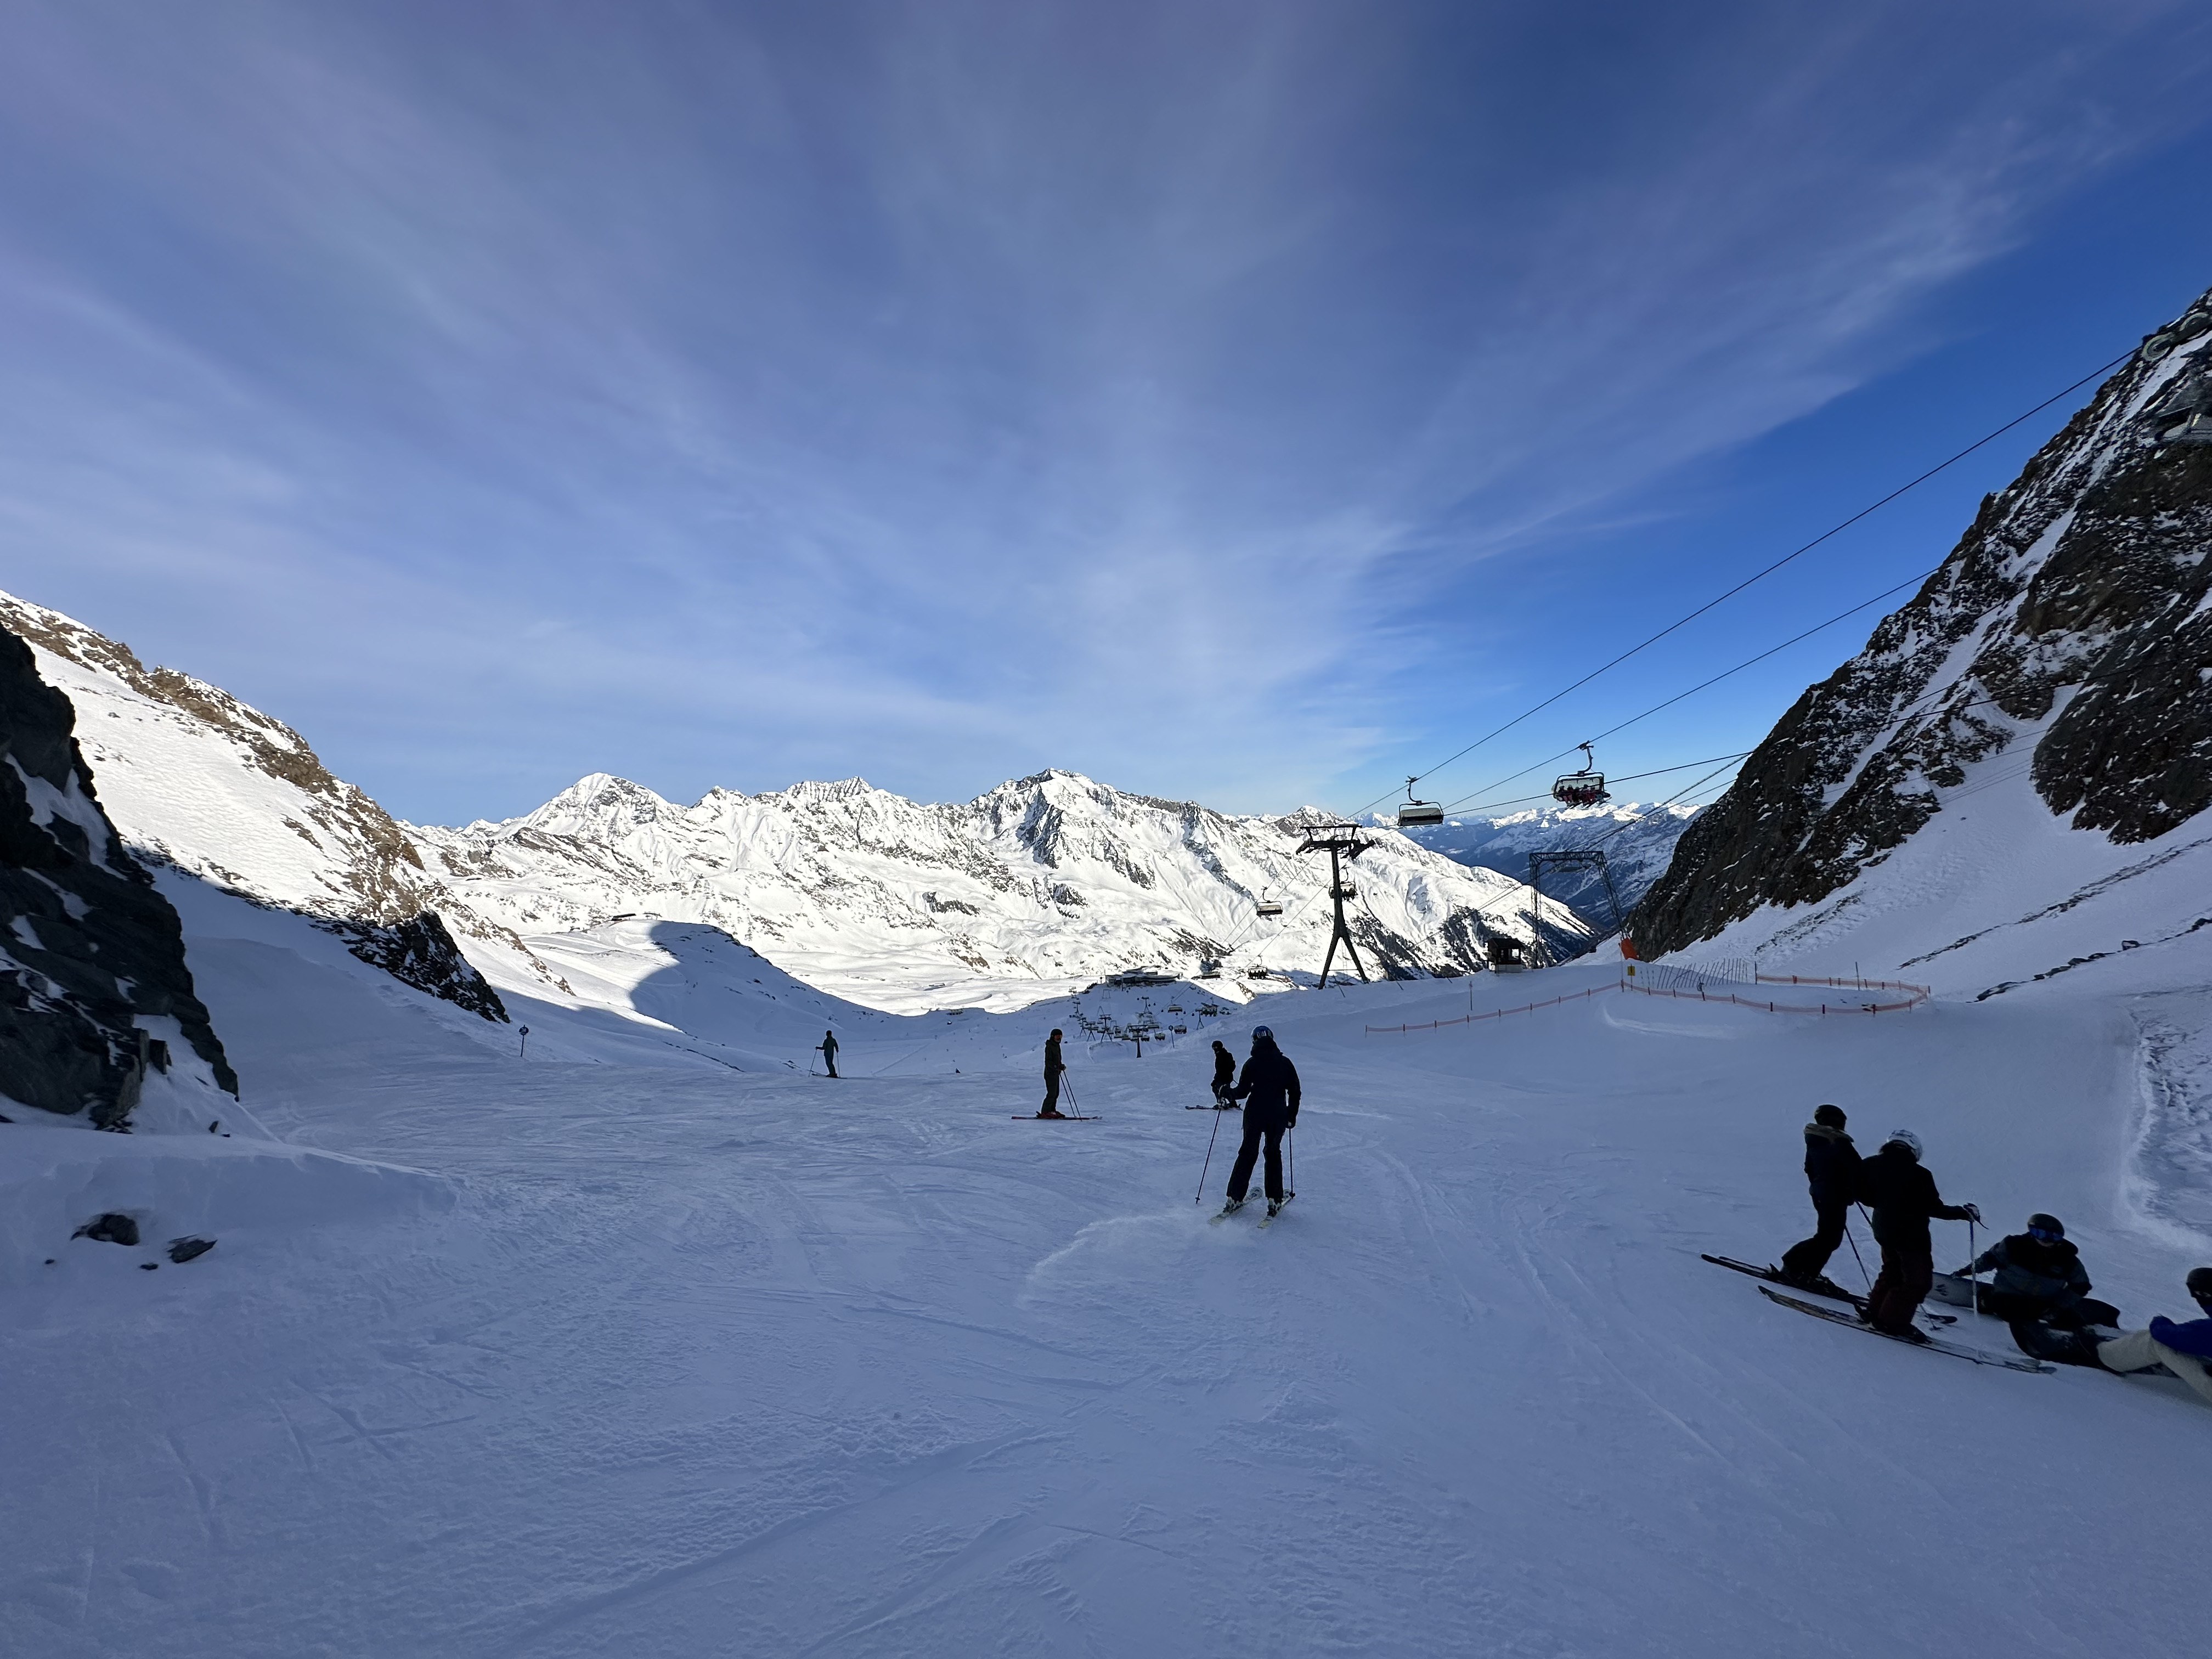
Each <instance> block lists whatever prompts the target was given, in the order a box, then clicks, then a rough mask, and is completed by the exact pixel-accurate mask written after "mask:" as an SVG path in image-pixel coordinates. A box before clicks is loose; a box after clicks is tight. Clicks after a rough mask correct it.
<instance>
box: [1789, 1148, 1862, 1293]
mask: <svg viewBox="0 0 2212 1659" xmlns="http://www.w3.org/2000/svg"><path fill="white" fill-rule="evenodd" d="M1848 1121H1850V1120H1849V1119H1847V1118H1846V1117H1845V1116H1844V1109H1843V1108H1842V1107H1840V1106H1816V1107H1815V1108H1814V1109H1813V1121H1811V1122H1810V1123H1808V1124H1807V1125H1806V1126H1805V1184H1806V1186H1807V1187H1808V1188H1810V1189H1811V1191H1812V1194H1813V1217H1814V1228H1813V1236H1812V1237H1810V1238H1808V1239H1804V1240H1802V1241H1800V1242H1799V1243H1795V1244H1792V1245H1791V1246H1790V1248H1789V1249H1787V1250H1784V1252H1783V1253H1782V1277H1783V1279H1784V1281H1786V1282H1787V1283H1789V1284H1791V1285H1796V1286H1797V1287H1798V1288H1799V1289H1800V1290H1807V1291H1817V1292H1818V1293H1819V1294H1820V1295H1822V1296H1841V1297H1847V1296H1848V1292H1846V1291H1844V1287H1843V1286H1842V1285H1838V1284H1837V1283H1835V1282H1834V1281H1833V1280H1832V1279H1830V1278H1829V1277H1828V1275H1827V1267H1828V1258H1829V1257H1830V1256H1832V1255H1834V1254H1835V1253H1836V1247H1837V1246H1838V1245H1839V1244H1841V1243H1843V1242H1844V1228H1845V1226H1847V1225H1849V1224H1850V1214H1851V1200H1852V1198H1853V1197H1854V1196H1856V1195H1857V1192H1858V1180H1859V1149H1858V1148H1857V1146H1853V1145H1852V1144H1851V1138H1850V1136H1849V1135H1847V1134H1845V1133H1844V1124H1845V1123H1846V1122H1848Z"/></svg>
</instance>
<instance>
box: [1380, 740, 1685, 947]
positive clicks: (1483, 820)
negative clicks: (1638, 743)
mask: <svg viewBox="0 0 2212 1659" xmlns="http://www.w3.org/2000/svg"><path fill="white" fill-rule="evenodd" d="M1695 776H1696V775H1695V774H1694V773H1683V774H1682V775H1681V777H1682V781H1684V782H1685V783H1687V782H1689V781H1692V779H1693V778H1694V777H1695ZM1698 811H1699V809H1698V808H1696V807H1693V806H1674V805H1656V806H1642V805H1637V804H1636V803H1634V802H1631V801H1616V802H1613V804H1611V805H1605V806H1545V807H1541V808H1534V809H1531V810H1529V811H1523V812H1514V813H1510V814H1507V815H1505V816H1504V817H1471V818H1462V817H1455V818H1449V819H1446V820H1445V821H1444V822H1443V823H1437V824H1430V825H1426V826H1423V827H1420V828H1416V829H1407V830H1403V831H1401V834H1403V835H1404V836H1406V838H1407V840H1409V841H1413V842H1418V843H1419V845H1421V846H1423V847H1425V848H1428V849H1429V850H1430V851H1431V852H1432V853H1442V854H1443V855H1444V856H1445V857H1446V858H1448V859H1453V860H1457V861H1458V862H1459V863H1461V864H1465V865H1471V866H1474V867H1475V868H1477V869H1481V870H1495V871H1497V872H1498V873H1499V874H1500V875H1506V876H1510V877H1512V878H1514V879H1515V880H1516V881H1526V880H1528V854H1531V853H1541V852H1554V851H1565V850H1572V849H1574V848H1585V847H1595V848H1600V849H1601V850H1602V851H1603V852H1604V854H1605V855H1606V865H1607V874H1609V875H1611V876H1612V878H1613V894H1615V895H1617V896H1619V898H1620V905H1621V908H1622V910H1623V911H1624V912H1626V911H1627V910H1632V909H1633V908H1635V907H1636V904H1637V902H1638V900H1639V899H1641V898H1642V897H1643V896H1644V894H1645V893H1646V892H1647V891H1648V890H1650V886H1651V884H1652V883H1653V882H1655V881H1656V880H1658V878H1659V877H1660V875H1661V873H1662V872H1664V871H1665V869H1666V868H1667V864H1668V860H1670V859H1672V858H1673V857H1674V843H1675V842H1677V841H1679V840H1680V839H1681V836H1682V832H1683V830H1684V829H1687V828H1688V827H1689V824H1690V822H1691V820H1692V819H1693V818H1695V817H1697V815H1698ZM1380 821H1382V822H1386V823H1387V822H1388V821H1389V820H1388V819H1387V818H1383V819H1381V820H1380ZM1555 882H1556V883H1557V885H1556V886H1554V885H1553V884H1554V883H1555ZM1544 892H1545V895H1546V896H1547V897H1550V898H1555V899H1558V900H1559V902H1561V903H1563V904H1565V905H1568V906H1569V907H1571V908H1573V909H1574V910H1575V911H1577V913H1578V914H1580V915H1583V917H1585V918H1587V919H1588V920H1589V921H1590V922H1591V923H1592V924H1593V925H1595V927H1599V928H1601V929H1602V930H1606V931H1610V930H1611V929H1612V928H1613V926H1614V924H1615V922H1616V921H1617V920H1618V918H1616V917H1615V916H1614V915H1613V909H1612V902H1611V899H1610V898H1609V897H1608V896H1607V892H1606V889H1605V881H1604V878H1602V877H1601V876H1600V875H1599V874H1598V873H1597V872H1595V871H1594V870H1592V871H1583V872H1559V873H1558V874H1556V875H1551V876H1547V877H1546V878H1545V882H1544Z"/></svg>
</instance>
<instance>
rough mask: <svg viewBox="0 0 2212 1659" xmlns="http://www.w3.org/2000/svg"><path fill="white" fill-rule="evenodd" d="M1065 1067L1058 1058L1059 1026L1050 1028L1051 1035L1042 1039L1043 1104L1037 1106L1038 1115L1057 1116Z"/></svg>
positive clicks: (1059, 1113) (1058, 1114)
mask: <svg viewBox="0 0 2212 1659" xmlns="http://www.w3.org/2000/svg"><path fill="white" fill-rule="evenodd" d="M1066 1069H1067V1067H1066V1065H1065V1064H1064V1063H1062V1061H1061V1060H1060V1027H1059V1026H1057V1025H1055V1026H1054V1027H1053V1028H1052V1035H1051V1036H1048V1037H1047V1038H1046V1039H1045V1040H1044V1104H1043V1105H1042V1106H1040V1107H1038V1108H1037V1115H1038V1116H1039V1117H1059V1116H1060V1115H1062V1114H1061V1112H1060V1073H1062V1072H1064V1071H1066Z"/></svg>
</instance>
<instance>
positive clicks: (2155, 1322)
mask: <svg viewBox="0 0 2212 1659" xmlns="http://www.w3.org/2000/svg"><path fill="white" fill-rule="evenodd" d="M2150 1340H2152V1341H2154V1342H2163V1343H2165V1344H2166V1346H2167V1347H2169V1348H2171V1349H2172V1350H2173V1351H2174V1352H2176V1353H2190V1354H2195V1355H2196V1356H2197V1358H2199V1359H2212V1319H2189V1320H2184V1321H2182V1322H2179V1324H2177V1323H2176V1322H2174V1321H2172V1320H2171V1319H2167V1318H2166V1317H2165V1316H2162V1315H2160V1316H2154V1317H2153V1318H2152V1320H2151V1322H2150Z"/></svg>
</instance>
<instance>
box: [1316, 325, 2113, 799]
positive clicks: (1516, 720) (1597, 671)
mask: <svg viewBox="0 0 2212 1659" xmlns="http://www.w3.org/2000/svg"><path fill="white" fill-rule="evenodd" d="M2140 349H2142V348H2141V347H2140V346H2130V347H2129V348H2128V349H2126V350H2125V351H2124V352H2122V353H2121V354H2120V355H2119V356H2117V357H2115V358H2113V359H2112V361H2111V362H2108V363H2106V364H2104V365H2103V366H2102V367H2100V368H2094V369H2092V370H2091V371H2090V372H2089V373H2088V374H2084V375H2083V376H2082V377H2081V379H2080V380H2076V381H2075V382H2074V384H2073V385H2071V386H2067V387H2065V388H2064V389H2063V390H2062V391H2058V392H2052V393H2051V396H2049V397H2048V398H2045V399H2044V400H2043V401H2042V402H2041V403H2039V404H2036V405H2035V407H2034V408H2033V409H2029V410H2022V411H2021V413H2020V414H2018V415H2015V416H2013V417H2012V419H2010V420H2008V421H2007V422H2005V423H2004V424H2003V425H2002V426H2001V427H1998V428H1996V430H1994V431H1992V432H1989V433H1986V434H1984V435H1983V436H1981V437H1979V438H1977V439H1975V440H1974V441H1973V442H1972V443H1970V444H1968V445H1967V446H1966V447H1965V448H1964V449H1961V450H1960V451H1959V452H1958V453H1956V454H1954V455H1952V456H1950V457H1949V458H1948V459H1944V460H1942V461H1939V462H1937V463H1936V465H1934V466H1931V467H1929V469H1928V470H1927V471H1925V472H1923V473H1922V474H1920V476H1919V477H1916V478H1913V479H1911V480H1910V481H1909V482H1907V483H1902V484H1899V486H1898V487H1897V488H1896V489H1893V490H1891V491H1890V492H1889V494H1887V495H1884V496H1883V497H1882V498H1881V500H1879V501H1875V502H1873V503H1872V504H1870V505H1869V506H1866V507H1861V508H1860V509H1859V510H1858V511H1857V512H1856V513H1852V514H1851V515H1850V517H1849V518H1848V519H1845V520H1843V521H1842V522H1841V523H1839V524H1836V525H1833V526H1830V527H1829V528H1828V529H1826V530H1824V531H1822V532H1820V534H1819V535H1817V536H1815V537H1814V538H1813V539H1812V540H1811V541H1809V542H1807V543H1805V544H1803V545H1802V546H1801V547H1798V548H1796V549H1795V550H1792V551H1790V552H1789V553H1785V554H1784V555H1783V556H1782V557H1780V558H1778V559H1777V560H1776V561H1775V562H1773V563H1772V564H1770V565H1768V566H1767V567H1766V568H1765V569H1763V570H1759V571H1756V572H1754V573H1753V574H1751V575H1748V576H1747V577H1745V578H1744V579H1743V580H1741V581H1740V582H1738V583H1737V584H1736V585H1735V586H1734V587H1731V588H1729V590H1728V591H1727V592H1724V593H1722V594H1720V595H1718V596H1717V597H1716V598H1713V599H1708V600H1706V601H1705V604H1703V605H1699V607H1698V608H1697V609H1696V610H1695V611H1691V612H1690V613H1689V614H1688V615H1687V616H1685V617H1679V618H1677V619H1676V620H1675V621H1674V622H1671V623H1668V624H1667V626H1666V627H1664V628H1662V629H1660V630H1659V631H1658V632H1657V633H1656V634H1654V635H1651V636H1650V638H1649V639H1646V640H1644V641H1642V642H1641V643H1639V644H1637V645H1633V646H1631V647H1629V648H1628V649H1627V650H1626V651H1624V652H1622V653H1620V655H1619V656H1617V657H1615V658H1613V659H1612V660H1611V661H1610V662H1607V663H1605V664H1603V665H1601V666H1599V667H1596V668H1594V669H1592V670H1591V671H1589V673H1587V674H1585V675H1583V677H1582V678H1580V679H1578V680H1577V681H1576V682H1575V683H1574V684H1571V685H1569V686H1565V687H1563V688H1561V689H1560V690H1557V691H1554V692H1553V694H1552V695H1551V696H1548V697H1547V698H1545V699H1544V700H1543V702H1540V703H1536V704H1534V706H1532V707H1530V708H1525V709H1523V710H1522V712H1521V713H1519V714H1516V715H1515V716H1514V717H1513V718H1512V719H1511V720H1508V721H1506V722H1505V724H1504V725H1503V726H1498V727H1497V728H1496V729H1495V730H1492V731H1491V732H1486V733H1485V734H1484V735H1483V736H1481V737H1480V738H1476V739H1475V740H1474V742H1473V743H1471V744H1468V746H1467V747H1466V748H1464V749H1462V750H1460V751H1459V752H1458V753H1457V754H1455V755H1450V756H1448V757H1445V758H1444V759H1443V760H1440V761H1438V762H1437V763H1436V764H1435V765H1434V766H1431V767H1430V768H1429V769H1427V771H1424V772H1417V773H1415V774H1414V775H1413V776H1414V781H1416V782H1419V781H1420V780H1421V779H1423V778H1425V777H1427V776H1428V775H1430V774H1431V773H1434V772H1440V771H1442V770H1443V769H1444V768H1445V767H1447V766H1449V765H1450V764H1451V763H1453V762H1454V761H1456V760H1459V759H1462V757H1466V756H1468V755H1471V754H1473V753H1474V751H1475V750H1478V749H1480V748H1481V747H1482V746H1483V744H1486V743H1488V742H1489V741H1490V740H1491V739H1492V738H1497V737H1501V736H1503V735H1504V733H1505V732H1510V731H1511V730H1512V729H1513V728H1514V727H1515V726H1518V725H1520V724H1521V722H1522V720H1527V719H1528V717H1529V716H1530V715H1532V714H1537V713H1539V712H1541V710H1543V709H1546V708H1550V707H1551V706H1552V705H1553V703H1555V702H1559V699H1560V698H1562V697H1564V696H1567V695H1568V694H1569V693H1570V692H1573V691H1578V690H1581V689H1582V688H1583V686H1585V685H1588V684H1589V683H1590V682H1591V681H1592V680H1594V679H1595V678H1598V676H1600V675H1601V674H1605V673H1608V672H1610V671H1612V670H1613V669H1615V668H1618V667H1620V665H1621V664H1623V663H1625V662H1626V661H1627V660H1628V659H1630V658H1631V657H1633V656H1635V655H1637V654H1638V653H1640V652H1643V651H1645V650H1648V649H1649V648H1650V647H1652V646H1655V645H1656V644H1657V643H1658V642H1659V641H1662V640H1663V639H1665V638H1666V637H1667V636H1668V635H1669V634H1672V633H1674V632H1675V631H1676V630H1677V629H1681V628H1683V627H1685V626H1686V625H1687V624H1688V623H1692V622H1695V621H1696V620H1697V619H1698V618H1699V617H1702V616H1704V615H1705V613H1706V612H1707V611H1711V610H1712V609H1713V608H1714V606H1716V605H1722V604H1724V603H1726V602H1727V601H1728V600H1729V599H1734V598H1735V596H1736V595H1737V594H1739V593H1741V592H1743V591H1744V589H1746V588H1747V587H1749V586H1752V585H1753V583H1755V582H1760V581H1764V580H1765V579H1766V578H1767V577H1769V576H1771V575H1772V574H1774V573H1775V572H1776V571H1778V570H1779V569H1781V568H1782V567H1783V566H1784V565H1786V564H1788V563H1790V562H1792V561H1793V560H1796V559H1798V558H1801V557H1802V556H1804V555H1806V554H1808V553H1809V552H1811V551H1812V550H1814V548H1816V547H1818V546H1820V544H1821V543H1823V542H1825V541H1828V540H1830V539H1831V538H1833V537H1836V536H1838V535H1840V534H1842V533H1843V532H1844V531H1846V530H1848V529H1850V527H1851V526H1853V525H1855V524H1857V522H1858V521H1859V520H1862V519H1863V518H1865V517H1867V516H1868V515H1869V513H1876V512H1879V511H1880V510H1881V508H1883V507H1887V506H1888V505H1889V504H1890V503H1891V502H1892V501H1895V500H1896V499H1897V498H1898V497H1899V496H1900V495H1905V493H1906V492H1908V491H1910V490H1913V489H1918V488H1919V487H1920V486H1921V485H1922V484H1923V483H1927V482H1928V480H1929V479H1930V478H1932V477H1936V474H1938V473H1940V472H1942V471H1946V470H1948V468H1950V467H1953V466H1955V465H1958V463H1959V462H1960V461H1963V460H1965V459H1966V457H1967V456H1969V455H1971V454H1972V453H1974V452H1975V451H1976V450H1978V449H1980V448H1982V447H1984V446H1985V445H1988V444H1990V443H1994V442H1995V441H1996V440H1997V439H1999V438H2001V437H2002V436H2003V435H2005V434H2006V433H2008V432H2009V431H2011V430H2012V429H2013V428H2015V427H2016V426H2018V425H2019V424H2020V423H2021V422H2023V421H2026V420H2028V419H2029V418H2031V417H2032V416H2037V415H2040V414H2041V413H2042V412H2043V411H2044V410H2046V409H2048V408H2050V407H2051V404H2055V403H2057V401H2058V400H2059V399H2060V398H2066V397H2070V396H2071V395H2072V394H2073V393H2075V392H2078V391H2080V390H2081V388H2082V387H2083V386H2087V385H2088V384H2089V383H2090V382H2091V381H2092V380H2097V379H2098V378H2100V376H2102V375H2105V374H2110V373H2111V372H2112V370H2113V369H2115V368H2118V367H2119V366H2120V365H2121V364H2122V363H2124V362H2127V360H2128V359H2129V358H2130V357H2132V356H2135V355H2136V352H2137V351H2139V350H2140ZM1939 568H1940V567H1939ZM1931 574H1932V573H1931ZM1923 580H1924V578H1923ZM1892 591H1893V592H1894V591H1895V590H1892ZM1869 603H1872V601H1869ZM1854 608H1855V609H1857V608H1863V607H1854ZM1845 614H1846V615H1849V614H1850V613H1849V612H1846V613H1845ZM1815 631H1817V630H1815ZM1777 648H1778V649H1779V648H1780V647H1777ZM1769 654H1771V653H1769ZM1756 660H1758V659H1756V658H1754V659H1753V661H1756ZM1662 707H1663V705H1662ZM1639 718H1640V717H1639ZM1569 752H1570V753H1571V752H1572V751H1571V750H1570V751H1569ZM1554 758H1557V757H1554ZM1541 764H1544V765H1549V764H1550V762H1548V761H1547V762H1543V763H1541ZM1530 770H1532V771H1533V770H1534V768H1533V767H1532V768H1530ZM1519 775H1520V774H1519V773H1516V774H1515V776H1516V777H1518V776H1519ZM1391 793H1394V792H1390V791H1385V792H1384V793H1382V794H1380V795H1377V796H1376V798H1375V799H1373V800H1371V801H1370V802H1368V803H1367V805H1365V806H1363V807H1361V808H1360V809H1359V812H1368V811H1373V810H1374V809H1375V808H1376V806H1377V805H1380V804H1381V803H1382V802H1383V801H1386V800H1388V799H1390V795H1391ZM1352 816H1353V817H1358V812H1355V813H1353V814H1352Z"/></svg>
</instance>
